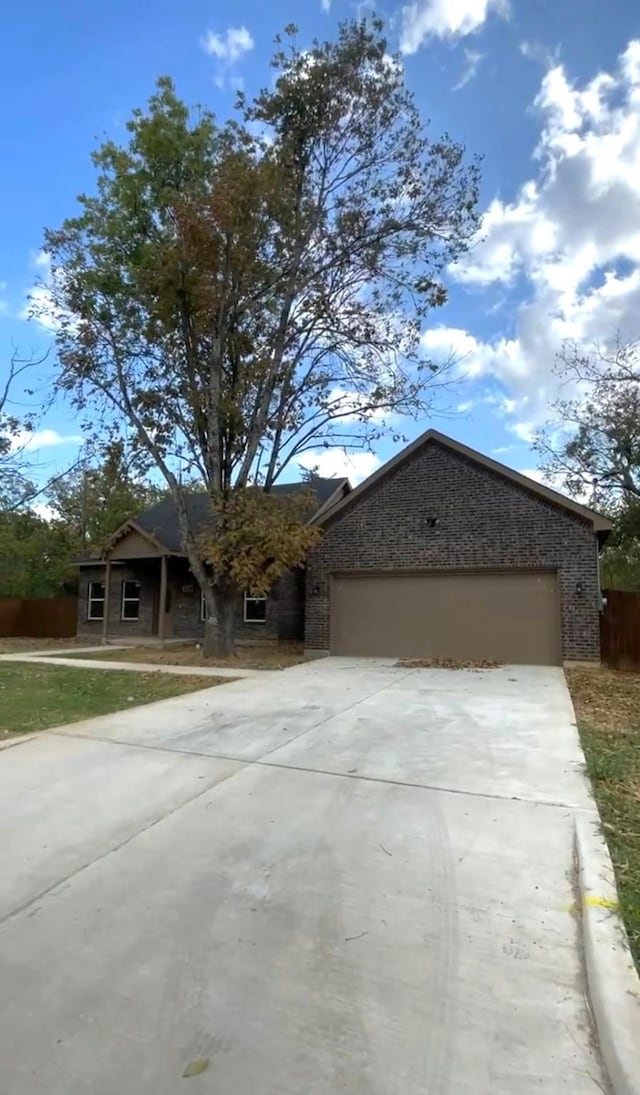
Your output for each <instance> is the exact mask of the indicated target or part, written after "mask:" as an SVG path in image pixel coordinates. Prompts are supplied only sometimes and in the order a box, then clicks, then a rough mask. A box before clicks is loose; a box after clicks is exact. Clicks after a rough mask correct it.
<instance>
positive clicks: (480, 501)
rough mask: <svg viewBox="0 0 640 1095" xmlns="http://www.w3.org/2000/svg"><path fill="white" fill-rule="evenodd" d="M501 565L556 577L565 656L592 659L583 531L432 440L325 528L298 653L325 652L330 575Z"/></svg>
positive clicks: (312, 562) (588, 559)
mask: <svg viewBox="0 0 640 1095" xmlns="http://www.w3.org/2000/svg"><path fill="white" fill-rule="evenodd" d="M433 518H436V519H437V524H436V525H435V527H431V526H432V522H433ZM503 567H504V568H529V567H530V568H535V569H541V568H545V569H549V568H551V569H553V570H556V571H557V574H558V582H559V587H560V597H561V614H562V646H563V656H564V658H565V659H579V660H583V659H584V660H597V659H598V658H599V653H600V648H599V610H600V596H599V589H598V566H597V546H596V538H595V536H594V533H593V530H592V528H591V527H590V525H589V524H588V523H587V522H586V521H583V520H582V519H581V518H580V517H579V516H574V515H573V514H571V513H569V512H568V511H567V510H564V509H562V508H560V507H558V506H555V505H554V504H553V503H551V502H546V501H545V500H543V499H541V498H540V497H539V496H538V495H536V494H535V493H533V492H532V491H529V490H527V489H526V488H524V487H520V486H518V485H517V484H514V483H512V482H511V481H509V480H508V479H506V478H505V477H503V476H501V475H500V474H498V473H494V472H492V471H490V470H488V469H485V468H483V467H481V466H479V465H478V464H476V463H475V462H474V461H471V460H468V459H466V458H465V457H463V456H459V455H457V454H454V453H453V452H451V451H450V450H449V449H447V448H445V447H444V446H442V445H440V444H438V443H437V442H436V441H433V440H431V441H429V442H428V443H427V444H426V445H425V446H423V447H422V448H420V449H418V450H417V451H415V452H414V453H412V454H411V455H410V456H408V457H407V459H406V461H403V462H402V463H401V464H399V465H398V466H396V467H395V468H394V469H392V471H390V473H389V474H388V475H387V476H385V477H384V478H383V479H382V480H381V481H379V482H378V483H377V484H374V486H373V487H372V488H371V490H370V491H367V492H365V493H363V494H361V495H359V496H357V497H356V498H354V499H353V502H351V503H350V504H349V503H348V504H347V506H346V507H345V508H344V509H342V510H341V511H340V513H338V514H337V515H336V517H335V519H334V520H333V521H331V522H330V523H329V524H328V526H327V527H326V529H325V533H324V536H323V540H322V542H321V543H320V545H319V546H318V548H316V550H315V551H314V552H313V554H312V556H311V557H310V559H309V561H308V565H307V607H306V629H305V645H306V647H307V648H308V649H310V650H328V649H329V614H330V605H329V584H330V576H331V574H332V573H335V572H341V573H345V572H348V571H350V570H352V571H360V572H362V571H366V570H371V571H375V570H385V569H386V570H396V571H402V570H406V571H412V570H413V571H415V570H430V569H433V570H460V569H472V570H475V569H487V570H496V569H500V568H503ZM578 583H580V584H581V586H582V591H581V592H578V591H577V586H578ZM314 590H315V591H316V592H315V593H314Z"/></svg>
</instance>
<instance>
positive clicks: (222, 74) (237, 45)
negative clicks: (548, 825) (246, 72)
mask: <svg viewBox="0 0 640 1095" xmlns="http://www.w3.org/2000/svg"><path fill="white" fill-rule="evenodd" d="M200 44H201V46H202V48H203V50H204V51H205V53H208V54H209V56H210V57H214V58H215V59H216V61H217V67H216V74H215V76H214V78H213V82H214V84H215V85H216V87H219V88H220V89H222V88H224V87H226V86H227V85H228V86H229V87H230V88H231V89H232V90H236V91H237V90H240V89H241V88H242V86H243V85H242V77H240V76H238V75H236V74H235V73H234V71H233V70H234V67H235V65H236V64H237V62H238V61H239V60H240V59H241V58H242V57H243V56H244V54H245V53H249V51H250V50H252V49H253V48H254V46H255V42H254V40H253V38H252V37H251V34H250V33H249V31H248V30H247V28H246V27H228V28H227V30H226V31H225V32H224V34H215V33H214V31H212V30H208V31H207V33H206V34H205V35H204V37H203V38H201V39H200Z"/></svg>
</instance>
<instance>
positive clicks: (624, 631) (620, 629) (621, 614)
mask: <svg viewBox="0 0 640 1095" xmlns="http://www.w3.org/2000/svg"><path fill="white" fill-rule="evenodd" d="M603 596H604V597H605V599H606V604H605V606H604V611H603V613H602V615H601V617H600V654H601V657H602V660H603V662H604V663H605V665H608V666H610V667H611V669H636V670H640V593H627V592H623V591H622V590H619V589H609V590H605V591H604V594H603Z"/></svg>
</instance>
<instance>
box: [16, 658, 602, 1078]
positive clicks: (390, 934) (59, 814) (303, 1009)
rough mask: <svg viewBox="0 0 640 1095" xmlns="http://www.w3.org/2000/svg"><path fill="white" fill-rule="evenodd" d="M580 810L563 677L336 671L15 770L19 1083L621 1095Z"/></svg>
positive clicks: (52, 744) (107, 720) (275, 678)
mask: <svg viewBox="0 0 640 1095" xmlns="http://www.w3.org/2000/svg"><path fill="white" fill-rule="evenodd" d="M576 815H579V816H580V817H582V818H584V819H585V821H586V822H587V823H589V824H591V823H592V822H593V820H594V819H595V814H594V810H593V805H592V802H591V800H590V798H589V795H588V792H587V788H586V786H585V782H584V778H583V774H582V769H581V754H580V750H579V747H578V742H577V737H576V731H575V728H574V726H573V713H572V709H571V704H570V701H569V698H568V695H567V691H566V687H565V684H564V679H563V676H562V673H561V671H560V670H554V669H523V668H522V667H506V668H504V669H500V670H495V671H483V672H464V671H458V672H455V673H454V672H447V671H443V670H440V671H438V670H403V669H398V668H394V667H393V666H392V665H391V664H390V663H385V662H374V661H367V662H365V661H357V660H351V659H339V658H335V659H329V660H326V661H322V662H315V663H311V664H306V665H302V666H298V667H296V668H293V669H290V670H287V671H285V672H284V673H277V674H275V673H274V674H268V675H266V674H261V675H260V676H259V677H255V678H253V679H250V680H247V681H241V682H237V683H232V684H229V685H228V686H226V687H225V688H214V689H211V690H206V691H204V692H198V693H193V694H190V695H188V696H183V697H175V698H173V699H170V700H167V701H164V702H163V703H158V704H151V705H149V706H146V707H142V708H137V709H135V710H132V711H128V712H120V713H118V714H113V715H107V716H103V717H101V718H99V719H94V720H91V721H88V722H85V723H79V724H76V725H75V726H69V727H66V728H61V730H59V731H56V732H53V733H47V734H42V735H40V736H39V737H38V738H37V739H32V740H31V741H28V742H26V743H25V744H24V745H21V746H19V747H16V748H13V749H10V750H7V751H6V752H4V753H3V754H2V755H1V756H0V824H2V826H3V832H5V833H6V834H11V839H10V840H8V839H7V840H5V841H3V842H0V877H2V879H3V887H2V891H1V895H0V900H1V908H0V917H2V920H1V922H0V983H1V984H2V986H3V991H2V993H1V994H0V1060H2V1073H3V1085H2V1086H3V1090H6V1091H8V1092H9V1091H10V1092H12V1093H14V1092H15V1093H16V1095H41V1092H43V1091H46V1092H47V1095H80V1093H82V1095H84V1093H87V1095H89V1093H91V1095H113V1092H115V1091H122V1092H130V1091H135V1092H136V1095H175V1092H176V1091H178V1090H182V1086H181V1085H182V1082H183V1081H182V1077H183V1075H184V1074H185V1071H186V1073H187V1075H189V1073H190V1072H198V1071H200V1074H199V1075H198V1076H197V1078H196V1077H194V1078H193V1079H192V1080H191V1081H190V1084H189V1085H187V1086H188V1087H189V1091H191V1086H190V1085H193V1090H194V1092H200V1093H207V1095H214V1093H215V1095H218V1093H220V1095H222V1093H225V1095H226V1093H227V1092H229V1093H231V1092H242V1093H246V1095H300V1093H301V1092H304V1093H305V1095H336V1093H337V1092H340V1091H344V1092H349V1093H350V1095H373V1093H375V1095H426V1093H428V1095H459V1093H460V1095H463V1093H466V1092H468V1093H469V1095H490V1093H491V1095H514V1093H516V1092H517V1093H518V1095H532V1093H533V1092H536V1093H539V1092H547V1093H549V1095H558V1093H560V1092H567V1095H569V1093H570V1095H586V1093H590V1095H597V1093H601V1092H602V1091H606V1090H607V1082H606V1079H605V1077H604V1075H603V1072H602V1068H601V1064H600V1061H599V1057H598V1053H597V1050H595V1049H594V1039H593V1031H592V1029H591V1024H590V1018H589V1014H588V1011H587V1007H586V1004H585V984H584V980H583V972H582V964H581V955H580V948H579V945H578V925H577V923H576V919H575V915H574V908H575V894H574V880H575V879H574V865H573V832H574V821H575V817H576ZM185 1090H186V1089H185Z"/></svg>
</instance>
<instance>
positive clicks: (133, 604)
mask: <svg viewBox="0 0 640 1095" xmlns="http://www.w3.org/2000/svg"><path fill="white" fill-rule="evenodd" d="M139 618H140V582H131V581H128V580H127V581H124V582H123V583H122V610H121V612H120V619H122V620H138V619H139Z"/></svg>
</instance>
